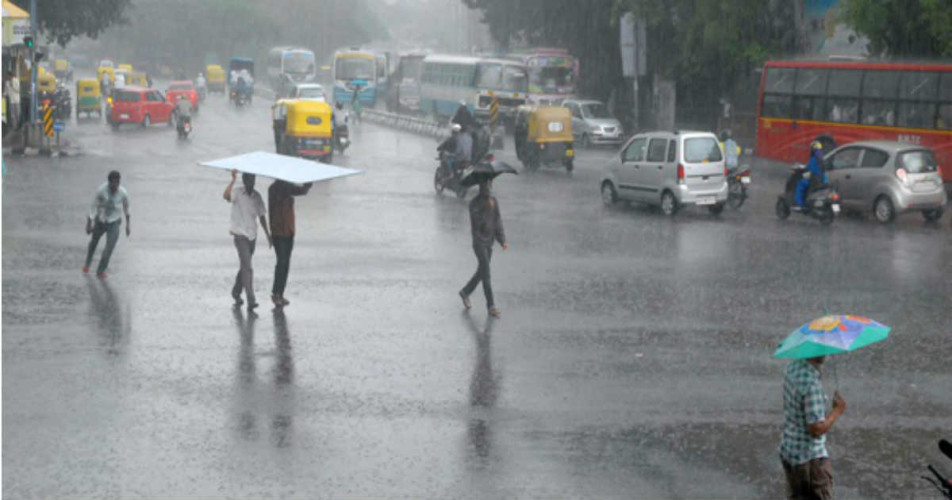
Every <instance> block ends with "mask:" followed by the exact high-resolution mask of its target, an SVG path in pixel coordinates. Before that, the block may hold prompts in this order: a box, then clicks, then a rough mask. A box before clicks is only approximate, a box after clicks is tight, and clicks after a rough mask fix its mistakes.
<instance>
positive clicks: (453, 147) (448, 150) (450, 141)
mask: <svg viewBox="0 0 952 500" xmlns="http://www.w3.org/2000/svg"><path fill="white" fill-rule="evenodd" d="M461 130H462V127H460V125H459V124H458V123H454V124H453V125H452V126H450V131H451V132H452V133H451V134H450V136H449V137H447V138H446V140H444V141H443V142H441V143H440V145H439V146H437V148H436V150H437V151H438V152H439V153H442V154H441V157H442V158H443V159H444V163H445V165H444V166H445V167H446V168H447V170H449V171H450V172H453V171H455V166H456V163H457V162H456V161H455V160H456V151H457V148H458V147H459V146H458V142H459V137H460V131H461Z"/></svg>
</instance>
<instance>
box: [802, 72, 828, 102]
mask: <svg viewBox="0 0 952 500" xmlns="http://www.w3.org/2000/svg"><path fill="white" fill-rule="evenodd" d="M827 76H829V71H828V70H826V69H821V68H801V69H800V72H799V73H797V85H796V91H795V92H794V93H795V94H797V95H814V96H819V95H825V94H826V79H827Z"/></svg>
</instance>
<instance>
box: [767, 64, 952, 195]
mask: <svg viewBox="0 0 952 500" xmlns="http://www.w3.org/2000/svg"><path fill="white" fill-rule="evenodd" d="M757 111H758V112H757V116H758V118H757V148H756V154H757V156H761V157H764V158H771V159H775V160H781V161H788V162H794V161H799V162H805V161H807V159H808V158H809V147H810V143H811V142H812V141H813V140H814V139H816V138H817V137H823V138H824V140H832V141H835V143H836V144H838V145H842V144H846V143H849V142H855V141H861V140H875V139H879V140H892V141H901V142H908V143H913V144H921V145H923V146H927V147H929V148H931V149H932V150H933V151H935V153H936V156H937V157H938V160H939V165H941V166H943V167H945V168H943V169H942V172H943V176H944V178H945V181H946V182H952V63H950V64H943V63H934V64H918V63H889V62H832V61H831V62H827V61H769V62H767V63H766V64H765V65H764V72H763V75H762V76H761V80H760V95H759V100H758V110H757Z"/></svg>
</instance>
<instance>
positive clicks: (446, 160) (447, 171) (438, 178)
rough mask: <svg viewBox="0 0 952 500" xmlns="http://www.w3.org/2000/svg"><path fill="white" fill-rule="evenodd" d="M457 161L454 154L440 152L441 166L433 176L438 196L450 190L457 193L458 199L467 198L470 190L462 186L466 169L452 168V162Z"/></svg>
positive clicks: (439, 165) (438, 166)
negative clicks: (461, 182)
mask: <svg viewBox="0 0 952 500" xmlns="http://www.w3.org/2000/svg"><path fill="white" fill-rule="evenodd" d="M455 159H456V155H454V154H450V153H444V152H440V156H439V157H438V158H437V160H438V161H439V164H437V166H436V172H435V173H434V174H433V187H434V188H435V189H436V194H443V190H445V189H448V190H450V191H453V192H455V193H456V197H457V198H460V199H463V198H465V197H466V192H467V191H469V188H467V187H464V186H461V185H460V181H461V180H462V179H463V171H464V170H465V168H453V167H451V166H450V162H453V161H455Z"/></svg>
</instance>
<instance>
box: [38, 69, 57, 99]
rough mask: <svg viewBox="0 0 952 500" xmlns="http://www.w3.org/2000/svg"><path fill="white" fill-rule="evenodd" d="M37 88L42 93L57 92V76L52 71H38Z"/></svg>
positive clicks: (50, 93)
mask: <svg viewBox="0 0 952 500" xmlns="http://www.w3.org/2000/svg"><path fill="white" fill-rule="evenodd" d="M36 90H37V92H39V93H40V95H41V96H42V95H52V94H53V92H56V77H55V76H53V74H52V73H47V72H45V71H44V72H43V73H37V75H36Z"/></svg>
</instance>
